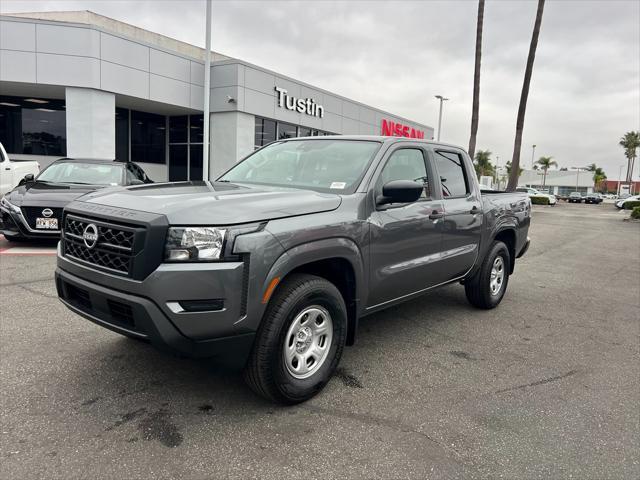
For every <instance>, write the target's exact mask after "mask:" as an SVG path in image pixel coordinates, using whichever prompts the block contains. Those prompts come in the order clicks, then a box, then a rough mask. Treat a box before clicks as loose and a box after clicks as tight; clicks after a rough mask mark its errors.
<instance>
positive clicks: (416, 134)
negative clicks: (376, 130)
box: [382, 120, 424, 138]
mask: <svg viewBox="0 0 640 480" xmlns="http://www.w3.org/2000/svg"><path fill="white" fill-rule="evenodd" d="M382 135H385V136H388V137H409V138H424V132H423V131H422V130H416V129H415V128H413V127H410V126H409V125H403V124H402V123H397V122H392V121H391V120H382Z"/></svg>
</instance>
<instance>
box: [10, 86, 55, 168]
mask: <svg viewBox="0 0 640 480" xmlns="http://www.w3.org/2000/svg"><path fill="white" fill-rule="evenodd" d="M66 137H67V135H66V112H65V105H64V100H54V99H44V98H23V97H9V96H0V142H2V144H3V145H4V147H5V149H6V150H7V153H19V154H27V155H51V156H59V157H61V156H65V155H66V154H67V138H66Z"/></svg>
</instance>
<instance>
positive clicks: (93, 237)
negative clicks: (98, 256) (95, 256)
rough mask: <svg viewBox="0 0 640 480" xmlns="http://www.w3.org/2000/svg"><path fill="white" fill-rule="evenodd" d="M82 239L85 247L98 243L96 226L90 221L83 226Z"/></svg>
mask: <svg viewBox="0 0 640 480" xmlns="http://www.w3.org/2000/svg"><path fill="white" fill-rule="evenodd" d="M82 239H83V240H84V244H85V245H86V246H87V248H93V247H95V246H96V243H98V227H96V226H95V225H94V224H93V223H90V224H89V225H87V226H86V227H84V232H82Z"/></svg>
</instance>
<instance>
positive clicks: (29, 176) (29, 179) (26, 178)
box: [18, 173, 35, 185]
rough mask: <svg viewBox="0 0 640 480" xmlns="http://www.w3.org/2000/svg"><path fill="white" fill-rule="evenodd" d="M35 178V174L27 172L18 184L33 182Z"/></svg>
mask: <svg viewBox="0 0 640 480" xmlns="http://www.w3.org/2000/svg"><path fill="white" fill-rule="evenodd" d="M34 180H35V177H34V176H33V173H27V174H26V175H25V176H24V178H23V179H22V180H20V183H19V184H18V185H24V184H25V183H33V182H34Z"/></svg>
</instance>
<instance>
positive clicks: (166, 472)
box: [0, 203, 640, 479]
mask: <svg viewBox="0 0 640 480" xmlns="http://www.w3.org/2000/svg"><path fill="white" fill-rule="evenodd" d="M622 216H623V215H622V214H618V213H617V212H615V211H614V209H613V206H611V205H607V204H605V205H597V206H595V205H567V204H564V203H562V204H560V205H559V206H557V207H553V208H550V207H536V208H535V209H534V218H533V225H532V228H531V234H530V236H531V238H532V246H531V249H530V251H529V252H528V253H527V255H526V256H525V257H524V258H522V259H521V260H520V261H519V262H518V264H517V267H516V273H515V275H514V276H513V277H512V278H511V279H510V282H509V290H508V292H507V294H506V296H505V299H504V301H503V303H502V304H501V306H500V307H499V308H497V309H495V310H492V311H479V310H474V309H473V308H471V307H470V306H469V305H468V304H467V303H466V300H465V297H464V291H463V289H462V288H461V287H460V286H459V285H452V286H448V287H445V288H443V289H440V290H437V291H433V292H431V293H429V294H427V295H425V296H424V297H422V298H420V299H418V300H415V301H412V302H409V303H405V304H404V305H401V306H397V307H394V308H391V309H389V310H387V311H384V312H381V313H379V314H376V315H374V316H371V317H367V318H365V319H363V320H362V321H361V323H360V331H359V336H358V339H357V342H356V345H355V346H354V347H351V348H347V349H346V350H345V354H344V356H343V358H342V362H341V364H340V368H339V371H338V372H337V374H336V376H335V377H334V379H333V380H332V381H331V382H330V384H329V385H328V387H327V388H326V389H325V390H324V391H323V392H322V393H321V394H320V395H319V396H318V397H316V398H314V399H313V400H311V401H309V402H307V403H306V404H303V405H298V406H295V407H288V408H284V407H279V406H275V405H271V404H269V403H266V402H265V401H263V400H262V399H260V398H258V397H256V396H255V395H253V394H252V393H251V392H250V391H249V390H248V389H247V388H245V386H244V385H243V383H242V380H241V378H240V377H239V376H238V375H237V374H235V373H234V372H229V371H226V370H223V369H221V368H220V367H218V366H216V365H215V364H213V363H211V362H208V361H194V360H187V359H179V358H174V357H170V356H167V355H165V354H162V353H159V352H157V351H155V350H154V349H153V348H152V347H150V346H149V345H146V344H144V343H140V342H137V341H133V340H129V339H126V338H124V337H120V336H118V335H116V334H114V333H112V332H110V331H107V330H105V329H102V328H100V327H97V326H95V325H93V324H91V323H90V322H88V321H85V320H82V319H80V318H79V317H77V316H75V315H74V314H72V313H70V312H69V311H67V310H66V309H65V308H64V307H63V306H62V305H61V304H60V303H59V302H58V301H57V300H56V299H55V287H54V284H53V270H54V264H55V258H54V257H47V256H19V257H18V256H15V257H14V256H8V255H3V256H0V285H1V287H0V295H1V297H0V387H1V388H0V424H1V432H0V434H1V435H0V478H20V479H28V478H49V479H56V478H60V479H73V478H87V477H90V478H105V479H110V478H127V479H137V478H140V479H144V478H154V479H156V478H172V479H173V478H176V479H180V478H185V479H191V478H194V479H195V478H260V479H285V478H300V477H303V476H304V477H305V478H323V479H327V478H345V477H348V478H363V479H364V478H390V479H397V478H433V479H438V478H465V479H469V478H497V477H504V478H519V479H529V478H568V477H571V476H572V477H574V478H582V479H590V478H591V479H606V478H612V479H613V478H638V477H639V476H640V464H639V459H640V413H639V411H640V410H639V409H638V405H639V404H640V380H639V379H640V353H639V344H640V336H639V324H640V317H639V315H640V313H639V312H640V225H638V224H637V223H629V222H623V221H622Z"/></svg>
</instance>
